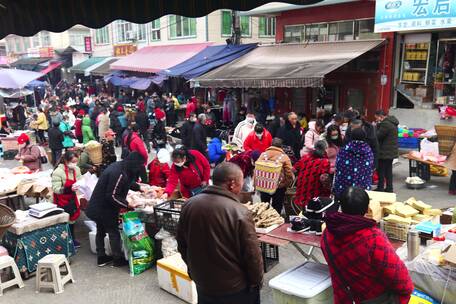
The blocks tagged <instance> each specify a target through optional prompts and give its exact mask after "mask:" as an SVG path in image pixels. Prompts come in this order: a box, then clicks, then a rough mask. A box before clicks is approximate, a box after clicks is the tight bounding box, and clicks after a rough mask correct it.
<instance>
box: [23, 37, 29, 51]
mask: <svg viewBox="0 0 456 304" xmlns="http://www.w3.org/2000/svg"><path fill="white" fill-rule="evenodd" d="M29 48H30V37H24V51H25V52H27V51H28V49H29Z"/></svg>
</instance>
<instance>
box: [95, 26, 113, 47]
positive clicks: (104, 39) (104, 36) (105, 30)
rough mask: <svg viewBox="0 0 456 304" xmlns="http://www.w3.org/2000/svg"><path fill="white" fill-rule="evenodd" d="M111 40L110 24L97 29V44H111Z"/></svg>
mask: <svg viewBox="0 0 456 304" xmlns="http://www.w3.org/2000/svg"><path fill="white" fill-rule="evenodd" d="M110 40H111V39H109V27H108V26H105V27H102V28H99V29H96V30H95V44H109V42H110Z"/></svg>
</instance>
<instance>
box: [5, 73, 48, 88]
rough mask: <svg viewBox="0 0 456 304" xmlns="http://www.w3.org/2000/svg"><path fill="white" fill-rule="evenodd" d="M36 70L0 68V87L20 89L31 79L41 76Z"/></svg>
mask: <svg viewBox="0 0 456 304" xmlns="http://www.w3.org/2000/svg"><path fill="white" fill-rule="evenodd" d="M43 76H44V75H43V74H41V73H37V72H30V71H24V70H18V69H2V70H0V88H2V89H21V88H23V87H25V86H26V85H27V84H28V83H29V82H31V81H32V80H35V79H38V78H40V77H43Z"/></svg>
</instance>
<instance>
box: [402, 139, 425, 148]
mask: <svg viewBox="0 0 456 304" xmlns="http://www.w3.org/2000/svg"><path fill="white" fill-rule="evenodd" d="M397 142H398V144H399V148H401V149H419V148H420V139H419V138H415V137H399V138H398V139H397Z"/></svg>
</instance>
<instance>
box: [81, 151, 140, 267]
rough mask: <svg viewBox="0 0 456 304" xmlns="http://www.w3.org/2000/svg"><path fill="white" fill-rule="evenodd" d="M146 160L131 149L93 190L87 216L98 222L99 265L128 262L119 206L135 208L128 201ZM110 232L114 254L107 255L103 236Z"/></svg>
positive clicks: (121, 264) (137, 187)
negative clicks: (122, 240)
mask: <svg viewBox="0 0 456 304" xmlns="http://www.w3.org/2000/svg"><path fill="white" fill-rule="evenodd" d="M142 166H144V159H143V157H142V156H141V155H140V154H139V153H138V152H131V153H130V154H128V156H127V157H126V158H125V159H124V160H122V161H120V162H116V163H113V164H111V165H110V166H109V167H108V168H107V169H106V170H105V171H103V173H102V174H101V176H100V179H99V180H98V182H97V185H96V186H95V189H94V190H93V193H92V197H91V198H90V202H89V206H88V207H87V209H86V215H87V216H88V217H89V218H90V219H91V220H93V221H94V222H95V223H96V224H97V235H96V246H97V256H98V261H97V264H98V266H100V267H102V266H105V265H107V264H109V263H111V262H113V264H114V266H115V267H120V266H124V265H127V264H128V262H127V261H125V259H124V258H123V255H122V252H121V245H120V244H121V243H120V233H119V228H118V226H119V225H118V218H119V210H120V208H128V207H135V206H134V205H132V204H129V203H128V202H127V200H126V199H127V193H128V191H129V190H130V189H131V190H133V191H140V190H141V189H140V186H139V185H138V184H137V183H136V180H137V179H138V176H139V173H140V170H141V167H142ZM106 233H107V234H108V235H109V242H110V244H111V250H112V255H113V256H112V257H108V256H106V254H105V246H104V238H105V236H106Z"/></svg>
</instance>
